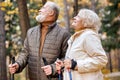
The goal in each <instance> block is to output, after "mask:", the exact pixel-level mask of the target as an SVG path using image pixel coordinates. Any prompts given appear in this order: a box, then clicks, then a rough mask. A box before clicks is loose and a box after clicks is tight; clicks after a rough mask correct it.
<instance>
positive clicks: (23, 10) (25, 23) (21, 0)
mask: <svg viewBox="0 0 120 80" xmlns="http://www.w3.org/2000/svg"><path fill="white" fill-rule="evenodd" d="M17 4H18V9H19V18H20V27H21V31H22V39H23V40H24V39H25V37H26V33H27V30H28V29H29V28H30V20H29V16H28V10H27V3H26V0H17Z"/></svg>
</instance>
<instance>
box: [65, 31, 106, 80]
mask: <svg viewBox="0 0 120 80" xmlns="http://www.w3.org/2000/svg"><path fill="white" fill-rule="evenodd" d="M68 45H69V46H68V49H67V53H66V57H65V58H70V59H74V60H75V61H77V68H78V69H76V70H71V73H72V80H103V75H102V73H101V69H102V68H103V67H105V65H106V64H107V61H108V59H107V56H106V54H105V51H104V49H103V47H102V45H101V41H100V38H99V35H98V33H96V32H94V31H93V30H90V29H86V30H82V31H79V32H76V33H75V34H74V35H73V36H71V38H70V39H69V40H68ZM63 74H64V75H63V76H64V80H70V79H69V78H70V76H69V72H68V71H67V70H64V73H63Z"/></svg>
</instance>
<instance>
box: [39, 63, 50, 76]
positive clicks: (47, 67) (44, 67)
mask: <svg viewBox="0 0 120 80" xmlns="http://www.w3.org/2000/svg"><path fill="white" fill-rule="evenodd" d="M41 68H42V69H43V71H44V72H45V74H46V75H51V74H52V67H51V66H50V65H46V66H43V67H41Z"/></svg>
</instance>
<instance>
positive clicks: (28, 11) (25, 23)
mask: <svg viewBox="0 0 120 80" xmlns="http://www.w3.org/2000/svg"><path fill="white" fill-rule="evenodd" d="M46 1H53V2H56V3H57V5H59V6H60V15H59V19H58V20H57V22H58V23H59V24H60V25H61V26H64V27H65V28H66V29H67V30H68V31H70V32H71V33H72V34H73V33H74V32H73V30H71V29H70V24H71V20H72V18H73V17H74V16H75V15H76V14H77V13H78V11H79V10H80V9H81V8H88V9H92V10H93V11H95V12H96V13H97V14H98V15H99V17H100V19H101V22H102V26H101V29H100V31H99V33H100V37H101V41H102V45H103V47H104V49H105V51H106V54H107V56H108V60H109V62H108V64H107V66H106V67H105V68H103V70H102V72H103V73H104V77H105V80H120V0H0V80H10V77H11V75H10V73H9V72H8V65H9V64H10V63H11V60H12V59H13V57H15V58H17V56H18V54H19V53H20V51H21V49H22V47H23V41H24V38H25V36H26V32H27V30H28V29H29V28H30V27H33V26H36V25H38V23H37V22H36V20H35V17H36V15H37V14H38V10H39V9H40V8H41V7H42V6H43V4H44V3H45V2H46ZM93 45H94V44H93ZM14 76H15V80H29V79H28V75H27V68H26V69H24V70H23V72H22V73H20V74H15V75H14Z"/></svg>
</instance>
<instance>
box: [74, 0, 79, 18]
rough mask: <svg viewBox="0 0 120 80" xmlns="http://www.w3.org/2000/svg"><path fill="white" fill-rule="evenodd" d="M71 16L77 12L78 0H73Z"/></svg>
mask: <svg viewBox="0 0 120 80" xmlns="http://www.w3.org/2000/svg"><path fill="white" fill-rule="evenodd" d="M73 9H74V10H73V12H74V13H73V17H74V16H76V15H77V14H78V0H74V5H73Z"/></svg>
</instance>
